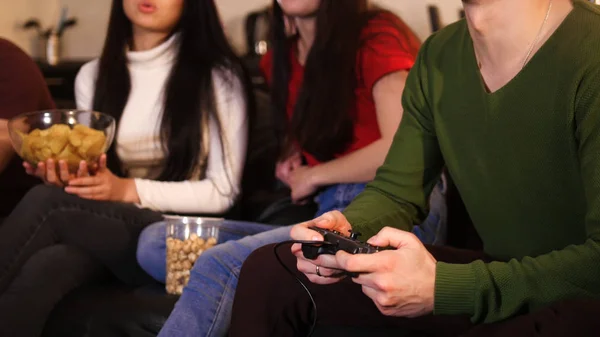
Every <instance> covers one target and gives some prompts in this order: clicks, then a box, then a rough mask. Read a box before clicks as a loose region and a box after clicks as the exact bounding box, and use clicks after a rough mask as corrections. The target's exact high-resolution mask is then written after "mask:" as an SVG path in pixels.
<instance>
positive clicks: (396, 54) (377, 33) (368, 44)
mask: <svg viewBox="0 0 600 337" xmlns="http://www.w3.org/2000/svg"><path fill="white" fill-rule="evenodd" d="M362 40H363V44H362V46H361V49H360V51H359V59H358V62H359V64H358V67H359V68H358V69H360V74H359V77H360V79H361V80H362V81H363V83H364V85H365V87H366V88H367V89H368V90H369V92H371V91H373V87H374V86H375V83H377V81H379V80H380V79H381V78H382V77H384V76H385V75H388V74H390V73H393V72H396V71H402V70H407V71H408V70H410V68H412V66H413V65H414V63H415V60H416V56H417V52H418V49H419V45H420V42H419V40H418V38H417V37H416V36H415V35H414V33H413V32H412V31H411V30H410V28H408V26H406V25H405V24H404V23H403V22H402V21H401V20H400V19H398V18H397V17H395V16H393V15H391V14H389V15H388V14H380V15H378V16H377V17H375V18H373V19H371V21H370V22H369V25H368V26H367V27H366V28H365V29H364V31H363V33H362Z"/></svg>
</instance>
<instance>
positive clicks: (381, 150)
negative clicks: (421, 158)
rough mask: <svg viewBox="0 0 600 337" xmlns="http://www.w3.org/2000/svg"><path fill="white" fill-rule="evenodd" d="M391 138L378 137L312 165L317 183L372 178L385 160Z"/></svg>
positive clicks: (323, 183) (346, 182)
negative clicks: (332, 158) (338, 156)
mask: <svg viewBox="0 0 600 337" xmlns="http://www.w3.org/2000/svg"><path fill="white" fill-rule="evenodd" d="M390 144H391V140H386V139H383V138H382V139H379V140H376V141H375V142H373V143H371V144H369V145H367V146H365V147H364V148H362V149H360V150H357V151H354V152H352V153H350V154H348V155H345V156H343V157H340V158H337V159H334V160H331V161H328V162H326V163H323V164H320V165H317V166H315V167H313V179H314V182H315V183H316V184H317V185H320V186H326V185H331V184H348V183H363V182H369V181H371V180H373V178H374V177H375V173H376V172H377V169H378V168H379V166H381V165H382V164H383V162H384V160H385V156H386V155H387V153H388V150H389V148H390Z"/></svg>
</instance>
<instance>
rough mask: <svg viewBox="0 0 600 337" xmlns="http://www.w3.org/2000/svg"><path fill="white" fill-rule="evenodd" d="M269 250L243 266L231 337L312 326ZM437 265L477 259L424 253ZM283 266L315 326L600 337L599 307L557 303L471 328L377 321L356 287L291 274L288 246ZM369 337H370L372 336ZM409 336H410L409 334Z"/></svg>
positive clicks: (436, 320)
mask: <svg viewBox="0 0 600 337" xmlns="http://www.w3.org/2000/svg"><path fill="white" fill-rule="evenodd" d="M273 247H274V246H273V245H270V246H265V247H263V248H260V249H258V250H256V251H255V252H254V253H252V255H250V257H249V258H248V259H247V260H246V262H245V263H244V266H243V268H242V271H241V275H240V279H239V283H238V288H237V292H236V296H235V300H234V304H233V317H232V322H231V329H230V334H229V335H230V336H231V337H238V336H244V337H253V336H257V337H259V336H260V337H262V336H278V337H287V336H301V337H304V336H306V335H307V333H308V330H309V327H310V325H311V324H312V316H311V315H312V304H311V302H310V299H309V297H308V295H307V293H306V292H305V291H304V289H303V288H302V287H301V286H300V285H299V284H298V282H297V281H296V280H295V279H294V278H292V276H290V275H289V274H288V273H287V272H286V271H285V270H284V269H283V268H282V267H281V266H280V264H279V262H278V261H277V260H276V258H275V255H274V253H273ZM428 249H429V251H430V252H431V253H432V255H434V256H435V258H436V259H437V260H439V261H444V262H450V263H469V262H471V261H474V260H477V259H484V260H485V259H486V258H485V256H483V255H482V254H479V253H476V252H471V251H465V250H458V249H453V248H447V247H428ZM278 253H279V255H280V257H282V259H283V261H284V262H285V264H286V265H287V266H288V267H289V268H290V269H291V270H293V271H294V272H295V274H296V276H298V278H300V279H301V280H302V282H304V284H305V285H306V286H307V287H308V289H309V290H310V292H311V293H312V295H313V297H314V299H315V302H316V305H317V310H318V316H317V317H318V325H319V326H351V327H361V328H373V329H377V328H397V329H398V330H402V331H406V332H415V333H418V335H426V336H469V337H475V336H478V337H479V336H482V337H483V336H486V337H487V336H490V337H491V336H511V337H521V336H543V337H554V336H557V337H558V336H597V335H600V301H592V300H589V301H588V300H582V301H568V302H562V303H558V304H556V305H553V306H551V307H548V308H545V309H542V310H540V311H537V312H535V313H531V314H528V315H523V316H519V317H515V318H512V319H509V320H506V321H503V322H499V323H494V324H487V325H478V326H474V325H473V324H472V323H471V322H470V320H469V317H466V316H433V315H429V316H424V317H420V318H414V319H407V318H397V317H388V316H384V315H382V314H381V313H380V312H379V311H378V309H377V307H376V306H375V305H374V304H373V302H372V301H371V299H369V298H368V297H367V296H365V295H364V294H363V293H362V290H361V288H360V286H359V285H357V284H355V283H353V282H352V281H351V280H349V279H346V280H343V281H341V282H339V283H337V284H334V285H327V286H321V285H316V284H313V283H311V282H310V281H308V279H307V278H306V277H305V276H304V275H303V274H302V273H300V272H298V271H297V269H296V259H295V257H294V256H293V255H292V254H291V252H290V246H283V247H280V248H279V249H278ZM373 335H376V333H374V334H373ZM411 335H412V334H411Z"/></svg>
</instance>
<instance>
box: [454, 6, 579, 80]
mask: <svg viewBox="0 0 600 337" xmlns="http://www.w3.org/2000/svg"><path fill="white" fill-rule="evenodd" d="M550 1H552V8H551V11H550V12H549V11H548V9H549V8H550V7H549V6H550ZM463 3H464V8H465V15H466V18H467V23H468V27H469V32H470V34H471V38H472V40H473V47H474V49H475V54H476V57H477V60H478V62H479V66H480V68H481V72H482V76H483V77H484V79H485V77H486V73H487V74H490V73H496V74H500V75H492V76H495V77H498V76H499V77H500V79H497V81H493V82H498V83H495V84H489V83H488V86H489V87H490V88H489V89H490V91H495V89H497V88H495V87H501V86H503V85H504V84H506V82H508V81H509V80H510V79H511V78H512V77H514V76H515V75H516V74H517V73H518V72H519V71H521V69H522V67H523V65H524V62H526V61H527V60H528V59H531V57H532V56H533V55H534V54H535V52H537V50H538V49H539V48H540V47H541V46H542V45H543V44H544V43H545V41H546V40H547V39H548V38H549V37H550V36H551V35H552V33H553V32H554V31H555V30H556V28H557V27H558V25H559V24H560V23H561V22H562V20H563V19H564V18H565V17H566V15H567V14H568V13H569V12H570V10H571V9H572V6H573V5H572V3H571V1H570V0H527V1H523V0H464V1H463ZM547 14H548V18H547V20H546V16H547ZM530 49H531V53H530V55H529V57H528V54H529V50H530ZM502 74H503V75H502ZM486 82H487V81H486Z"/></svg>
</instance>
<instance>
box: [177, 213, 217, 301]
mask: <svg viewBox="0 0 600 337" xmlns="http://www.w3.org/2000/svg"><path fill="white" fill-rule="evenodd" d="M165 221H166V223H167V280H166V290H167V293H169V294H171V295H181V293H182V292H183V288H184V287H185V286H186V285H187V284H188V281H189V280H190V272H191V270H192V268H193V267H194V263H196V260H197V259H198V257H200V256H201V255H202V253H204V252H205V251H206V250H207V249H210V248H211V247H213V246H215V245H216V244H217V242H218V240H219V227H220V225H221V224H222V223H223V219H221V218H206V217H185V216H184V217H180V216H165Z"/></svg>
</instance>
